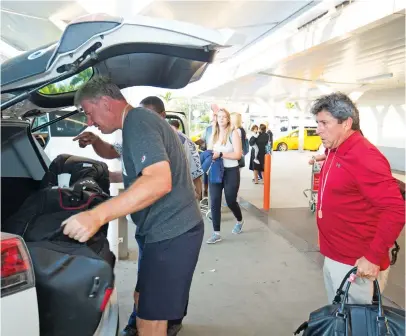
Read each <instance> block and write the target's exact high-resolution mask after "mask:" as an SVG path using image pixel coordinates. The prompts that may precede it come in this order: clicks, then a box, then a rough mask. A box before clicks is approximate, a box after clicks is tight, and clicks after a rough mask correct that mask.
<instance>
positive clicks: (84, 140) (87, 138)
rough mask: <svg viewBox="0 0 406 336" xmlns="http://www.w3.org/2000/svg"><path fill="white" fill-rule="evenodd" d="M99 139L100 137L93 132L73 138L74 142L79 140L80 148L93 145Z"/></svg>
mask: <svg viewBox="0 0 406 336" xmlns="http://www.w3.org/2000/svg"><path fill="white" fill-rule="evenodd" d="M98 139H99V137H98V136H97V135H96V134H94V133H92V132H83V133H82V134H79V135H78V136H77V137H75V138H73V141H78V140H79V147H80V148H85V147H86V146H88V145H93V144H94V143H95V142H96V141H97V140H98Z"/></svg>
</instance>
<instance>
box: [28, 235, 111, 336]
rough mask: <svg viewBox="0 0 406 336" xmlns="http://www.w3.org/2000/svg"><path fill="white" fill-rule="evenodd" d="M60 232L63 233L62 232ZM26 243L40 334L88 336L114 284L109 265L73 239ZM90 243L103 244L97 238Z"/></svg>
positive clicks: (102, 245)
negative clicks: (29, 255) (32, 274)
mask: <svg viewBox="0 0 406 336" xmlns="http://www.w3.org/2000/svg"><path fill="white" fill-rule="evenodd" d="M61 235H62V236H63V233H61ZM62 238H63V239H64V240H50V241H40V242H31V243H27V247H28V250H29V252H30V254H31V259H32V262H33V266H34V272H35V280H36V289H37V296H38V309H39V316H40V335H41V336H72V335H75V336H91V335H93V334H94V332H95V330H96V329H97V327H98V325H99V322H100V319H101V316H102V313H103V310H104V307H105V305H106V303H107V302H108V299H109V297H110V294H111V292H112V290H113V288H114V273H113V269H112V267H111V265H110V264H109V263H108V262H106V261H105V260H104V259H103V257H101V256H100V254H103V253H106V254H108V253H109V252H110V251H109V250H107V251H106V250H104V252H102V251H99V253H95V252H94V251H93V249H92V248H89V246H88V244H81V243H78V242H76V241H74V240H70V241H67V240H66V239H65V238H64V237H62ZM100 238H101V236H99V237H98V238H96V239H91V240H90V241H89V244H90V245H93V246H99V247H102V249H105V248H106V246H105V245H104V244H103V243H102V242H100V241H98V240H100Z"/></svg>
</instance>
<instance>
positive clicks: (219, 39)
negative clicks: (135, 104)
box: [1, 15, 241, 117]
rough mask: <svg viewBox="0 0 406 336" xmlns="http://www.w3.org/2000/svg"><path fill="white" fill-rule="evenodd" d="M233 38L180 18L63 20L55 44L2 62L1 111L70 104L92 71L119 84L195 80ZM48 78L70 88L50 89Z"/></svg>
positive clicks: (16, 113)
mask: <svg viewBox="0 0 406 336" xmlns="http://www.w3.org/2000/svg"><path fill="white" fill-rule="evenodd" d="M239 40H241V38H240V36H236V35H235V34H234V32H233V31H231V30H213V29H207V28H203V27H200V26H195V25H192V24H188V23H183V22H176V21H167V20H160V19H152V18H148V17H138V18H137V19H136V20H135V21H134V22H126V21H123V20H122V19H120V18H114V17H109V16H106V15H102V16H99V17H96V18H95V17H94V16H91V17H90V18H89V17H84V18H81V19H79V20H77V21H75V22H72V23H71V24H69V25H68V26H67V28H66V30H65V31H64V33H63V35H62V37H61V39H60V41H58V42H57V43H54V44H51V45H47V46H44V47H42V48H38V49H37V50H34V51H30V52H27V53H24V54H22V55H19V56H17V57H15V58H12V59H10V60H8V61H6V62H4V63H3V64H2V69H1V89H2V107H1V110H2V114H3V116H7V115H8V116H12V117H22V116H24V115H25V114H26V113H27V112H28V111H31V110H35V109H36V110H41V109H47V108H61V107H67V106H72V105H73V98H74V93H75V91H76V90H77V89H78V88H79V87H80V86H81V85H83V84H84V82H85V81H87V80H89V79H90V78H91V77H92V76H94V75H104V76H108V77H110V78H111V80H112V81H113V82H114V83H115V84H117V85H118V86H119V87H120V88H126V87H132V86H153V87H161V88H168V89H180V88H183V87H185V86H186V85H188V84H189V83H192V82H194V81H197V80H199V79H200V78H201V76H202V75H203V74H204V72H205V70H206V68H207V65H208V64H209V63H212V62H213V60H214V57H215V55H216V53H217V52H218V51H219V50H220V49H221V48H224V47H227V46H229V45H231V44H233V43H235V42H240V41H239ZM84 71H85V72H86V71H87V72H86V73H85V75H86V76H87V77H86V78H83V74H84ZM81 76H82V77H81ZM52 83H54V84H55V85H56V86H57V87H58V88H60V87H61V86H62V85H66V84H69V86H70V89H67V90H64V91H63V92H61V91H59V92H57V93H55V92H51V93H50V92H49V90H47V86H48V85H49V84H52ZM43 87H44V90H42V91H39V89H41V88H43ZM48 88H49V87H48ZM16 97H19V98H18V99H17V98H16ZM13 98H14V99H13ZM16 103H19V104H17V105H16ZM11 105H12V106H11Z"/></svg>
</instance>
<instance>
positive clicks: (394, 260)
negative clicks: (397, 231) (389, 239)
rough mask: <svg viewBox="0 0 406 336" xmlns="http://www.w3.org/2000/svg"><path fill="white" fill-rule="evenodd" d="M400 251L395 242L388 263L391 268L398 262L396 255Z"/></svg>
mask: <svg viewBox="0 0 406 336" xmlns="http://www.w3.org/2000/svg"><path fill="white" fill-rule="evenodd" d="M399 251H400V246H399V244H398V242H397V241H395V247H394V248H393V249H392V250H391V251H390V253H391V255H392V260H391V262H390V264H391V266H393V265H395V264H396V261H397V260H398V253H399Z"/></svg>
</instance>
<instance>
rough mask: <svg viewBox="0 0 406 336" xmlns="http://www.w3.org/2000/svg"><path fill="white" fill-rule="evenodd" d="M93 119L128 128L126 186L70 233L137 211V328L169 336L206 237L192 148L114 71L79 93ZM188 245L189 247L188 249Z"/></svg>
mask: <svg viewBox="0 0 406 336" xmlns="http://www.w3.org/2000/svg"><path fill="white" fill-rule="evenodd" d="M75 104H76V105H81V106H82V108H83V109H84V111H85V113H86V115H87V118H88V124H89V125H90V126H91V125H94V126H96V127H98V128H99V129H100V131H101V132H102V133H112V132H114V131H116V130H117V129H122V130H123V156H122V158H123V179H124V185H125V188H126V191H125V192H123V193H122V194H120V195H119V196H117V197H114V198H112V199H111V200H109V201H107V202H105V203H103V204H101V205H99V206H98V207H96V208H94V209H92V210H90V211H86V212H82V213H80V214H77V215H75V216H72V217H70V218H69V219H68V220H66V221H65V222H64V223H63V225H64V233H65V234H66V235H69V236H70V237H71V238H74V239H76V240H78V241H80V242H85V241H87V240H88V239H89V238H90V237H92V236H93V235H94V234H95V233H96V232H97V231H98V230H99V228H100V227H101V226H102V225H104V224H105V223H108V222H110V221H112V220H114V219H116V218H119V217H123V216H126V215H127V214H130V213H131V217H132V219H133V221H134V222H135V223H137V233H136V235H137V237H140V238H142V239H143V241H144V248H143V254H142V257H141V260H140V268H139V273H138V280H137V289H138V293H139V297H138V302H137V329H138V333H139V335H141V336H144V335H156V336H164V335H166V333H167V321H168V320H175V319H181V318H182V317H183V315H184V309H185V307H186V302H187V300H188V297H189V290H190V285H191V282H192V277H193V273H194V270H195V267H196V263H197V260H198V257H199V253H200V247H201V243H202V239H203V233H204V227H203V219H202V216H201V214H200V211H199V208H198V206H197V203H196V201H195V197H194V188H193V184H192V181H191V179H190V172H189V169H188V166H187V161H186V157H185V152H184V150H183V148H182V146H181V144H180V141H179V137H178V136H177V134H176V133H175V132H173V130H172V129H171V127H170V125H169V124H168V123H167V122H166V121H165V120H163V119H162V118H160V117H159V115H157V114H156V113H155V112H152V111H150V110H147V109H144V108H133V107H132V106H130V105H129V104H128V103H127V101H126V100H125V98H124V97H123V95H122V94H121V91H120V89H119V88H118V87H117V86H116V85H115V84H112V83H111V82H110V81H109V80H108V79H106V78H102V77H94V78H92V79H91V80H90V81H89V82H87V83H86V84H85V85H84V86H83V87H82V88H81V89H80V90H79V91H78V92H77V93H76V96H75ZM185 251H188V253H184V252H185Z"/></svg>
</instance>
